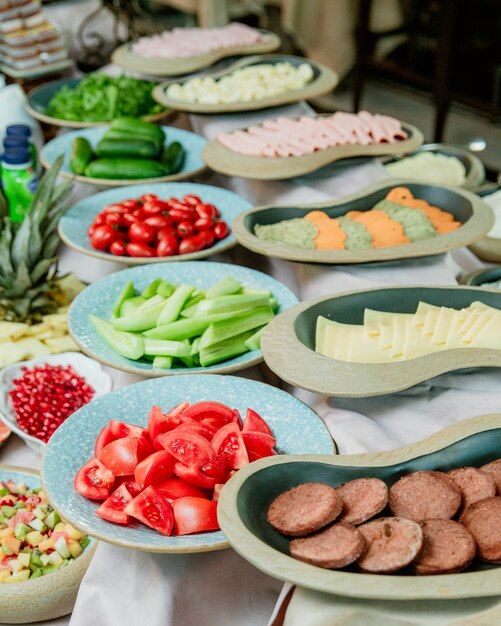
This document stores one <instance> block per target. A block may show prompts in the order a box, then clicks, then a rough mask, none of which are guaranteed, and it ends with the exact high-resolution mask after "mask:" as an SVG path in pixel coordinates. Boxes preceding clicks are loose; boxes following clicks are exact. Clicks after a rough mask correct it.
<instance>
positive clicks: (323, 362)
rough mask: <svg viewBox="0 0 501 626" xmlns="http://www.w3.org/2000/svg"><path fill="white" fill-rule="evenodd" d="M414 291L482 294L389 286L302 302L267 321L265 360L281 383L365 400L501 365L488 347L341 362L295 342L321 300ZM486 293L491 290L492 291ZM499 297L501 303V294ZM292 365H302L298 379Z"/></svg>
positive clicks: (499, 356)
mask: <svg viewBox="0 0 501 626" xmlns="http://www.w3.org/2000/svg"><path fill="white" fill-rule="evenodd" d="M414 289H431V290H435V291H450V290H454V291H474V292H478V293H479V294H484V295H485V293H486V291H487V290H485V289H483V288H482V287H471V286H464V285H391V286H379V287H372V288H370V289H358V290H355V291H343V292H339V293H335V294H331V295H328V296H322V297H320V298H316V299H314V300H306V301H303V302H300V303H299V304H297V305H296V306H294V307H291V308H290V309H287V310H286V311H284V312H283V313H280V314H279V315H277V316H276V317H274V318H273V319H272V320H271V321H270V322H268V324H267V326H266V327H265V329H264V331H263V334H262V336H261V350H262V352H263V358H264V361H265V363H266V365H267V366H268V367H269V368H270V369H271V370H272V371H273V372H274V373H275V374H276V375H277V376H279V377H280V378H281V379H282V380H284V381H285V382H286V383H289V384H291V385H294V386H296V387H300V388H302V389H307V390H308V391H313V392H315V393H320V394H325V395H328V396H332V397H343V398H369V397H375V396H381V395H386V394H388V393H397V392H399V391H403V390H404V389H409V388H410V387H413V386H414V385H417V384H419V383H421V382H424V381H425V380H429V379H430V378H434V377H436V376H440V375H441V374H445V373H447V372H451V371H455V370H458V369H464V368H468V367H499V366H501V350H497V349H491V348H452V349H449V350H443V351H441V352H434V353H431V354H429V355H424V356H420V357H417V358H414V359H407V360H405V361H395V362H394V363H352V362H348V361H340V360H338V359H333V358H331V357H327V356H324V355H322V354H319V353H318V352H315V351H314V350H312V349H310V348H308V347H307V346H305V345H304V344H303V343H302V342H301V341H299V339H298V338H297V336H296V333H295V331H294V326H295V323H296V320H297V318H298V316H299V315H300V314H301V313H303V312H305V311H306V310H308V309H309V308H311V307H313V306H315V305H317V304H320V303H321V302H326V301H328V300H337V299H338V298H343V297H349V296H353V295H357V294H369V293H372V292H376V291H396V290H414ZM490 293H494V292H493V291H492V290H491V291H490ZM498 295H500V300H501V294H498ZM278 347H280V349H278ZM290 354H294V355H295V361H292V360H291V359H290V358H288V356H289V355H290ZM294 362H300V363H302V364H303V367H302V368H301V372H300V376H298V369H297V367H294ZM305 364H308V367H304V365H305ZM341 370H342V375H340V371H341ZM319 381H321V382H319ZM360 381H362V382H363V386H361V385H360ZM381 381H384V383H383V384H382V382H381Z"/></svg>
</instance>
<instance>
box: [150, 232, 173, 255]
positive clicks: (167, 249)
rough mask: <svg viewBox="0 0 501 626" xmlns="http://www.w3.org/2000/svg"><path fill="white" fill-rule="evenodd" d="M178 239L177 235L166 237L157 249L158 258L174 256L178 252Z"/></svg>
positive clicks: (161, 240)
mask: <svg viewBox="0 0 501 626" xmlns="http://www.w3.org/2000/svg"><path fill="white" fill-rule="evenodd" d="M177 245H178V244H177V238H176V236H175V235H165V236H164V237H162V239H160V241H159V242H158V244H157V247H156V250H155V252H156V255H157V256H172V255H173V254H176V252H177Z"/></svg>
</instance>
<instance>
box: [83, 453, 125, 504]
mask: <svg viewBox="0 0 501 626" xmlns="http://www.w3.org/2000/svg"><path fill="white" fill-rule="evenodd" d="M114 483H115V476H114V474H113V472H112V471H110V470H109V469H108V468H107V467H106V466H105V465H103V464H102V463H101V461H100V460H99V459H97V458H95V457H94V458H93V459H91V460H90V461H88V462H87V463H86V464H85V465H84V466H83V467H82V468H80V469H79V470H78V472H77V475H76V476H75V480H74V481H73V486H74V488H75V491H76V492H77V493H79V494H80V495H81V496H85V497H86V498H90V499H91V500H106V498H107V497H108V496H109V495H110V491H111V488H112V487H113V484H114Z"/></svg>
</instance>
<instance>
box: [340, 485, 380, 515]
mask: <svg viewBox="0 0 501 626" xmlns="http://www.w3.org/2000/svg"><path fill="white" fill-rule="evenodd" d="M337 492H338V494H339V495H340V496H341V500H342V501H343V510H342V512H341V515H340V516H339V518H338V522H343V523H345V524H354V525H357V524H363V523H364V522H366V521H367V520H369V519H371V517H374V515H377V514H378V513H380V512H381V511H382V510H383V509H384V507H385V506H386V504H387V503H388V487H387V486H386V483H385V482H384V481H382V480H380V479H379V478H357V479H355V480H350V481H349V482H347V483H344V484H343V485H340V486H339V487H337Z"/></svg>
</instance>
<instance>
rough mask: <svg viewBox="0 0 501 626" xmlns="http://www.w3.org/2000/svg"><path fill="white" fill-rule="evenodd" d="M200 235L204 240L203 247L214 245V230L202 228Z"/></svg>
mask: <svg viewBox="0 0 501 626" xmlns="http://www.w3.org/2000/svg"><path fill="white" fill-rule="evenodd" d="M199 235H200V236H201V237H202V238H203V240H204V245H203V248H210V247H211V246H212V245H214V240H215V236H214V233H213V232H212V230H201V231H200V232H199Z"/></svg>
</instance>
